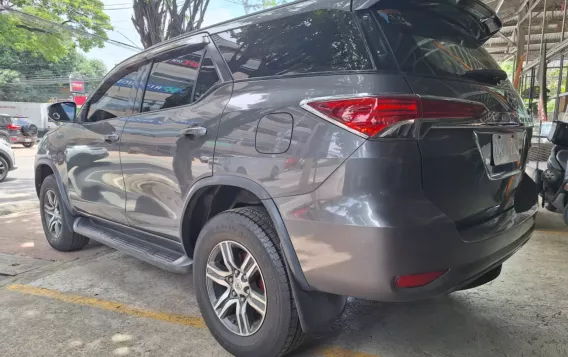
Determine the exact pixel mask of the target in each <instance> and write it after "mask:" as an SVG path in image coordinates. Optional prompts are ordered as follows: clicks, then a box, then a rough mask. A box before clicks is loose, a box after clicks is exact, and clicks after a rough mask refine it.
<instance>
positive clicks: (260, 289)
mask: <svg viewBox="0 0 568 357" xmlns="http://www.w3.org/2000/svg"><path fill="white" fill-rule="evenodd" d="M206 270H207V272H206V282H207V294H208V296H209V301H210V303H211V306H212V307H213V310H214V311H215V314H216V315H217V318H219V320H221V322H222V323H223V324H224V325H225V327H227V328H228V329H229V330H230V331H231V332H233V333H234V334H236V335H239V336H251V335H253V334H255V333H256V332H257V331H258V330H259V329H260V327H261V326H262V323H263V322H264V317H265V315H266V308H267V296H266V290H265V284H264V277H263V276H262V272H261V270H260V267H259V266H258V263H257V262H256V260H255V259H254V257H253V256H252V254H251V253H250V252H249V251H248V250H247V249H246V248H245V247H243V246H242V245H241V244H239V243H237V242H233V241H223V242H221V243H219V244H217V245H216V246H215V248H213V250H212V251H211V254H210V255H209V259H208V260H207V269H206Z"/></svg>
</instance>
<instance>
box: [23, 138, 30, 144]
mask: <svg viewBox="0 0 568 357" xmlns="http://www.w3.org/2000/svg"><path fill="white" fill-rule="evenodd" d="M24 141H25V142H26V143H31V142H32V139H30V138H25V139H24Z"/></svg>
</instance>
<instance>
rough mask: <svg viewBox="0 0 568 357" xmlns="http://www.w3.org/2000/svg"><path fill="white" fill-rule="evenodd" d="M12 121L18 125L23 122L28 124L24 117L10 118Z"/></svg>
mask: <svg viewBox="0 0 568 357" xmlns="http://www.w3.org/2000/svg"><path fill="white" fill-rule="evenodd" d="M12 123H14V124H19V125H23V124H24V125H25V124H30V121H29V120H28V119H26V118H12Z"/></svg>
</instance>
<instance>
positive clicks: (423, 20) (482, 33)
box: [373, 0, 500, 77]
mask: <svg viewBox="0 0 568 357" xmlns="http://www.w3.org/2000/svg"><path fill="white" fill-rule="evenodd" d="M453 3H454V4H451V2H450V1H441V0H440V1H432V2H431V1H418V0H415V1H413V0H410V1H399V0H387V1H380V2H379V4H378V5H377V6H376V7H374V9H373V11H374V13H375V16H376V18H377V19H378V21H379V23H380V24H381V28H382V29H383V31H384V33H385V35H386V37H387V39H388V42H389V44H390V46H391V48H392V50H393V52H394V55H395V57H396V59H397V61H398V64H399V66H400V69H401V70H402V71H404V72H407V73H416V74H424V75H433V76H454V77H455V76H460V75H462V74H464V73H466V72H468V71H471V70H479V69H500V67H499V65H498V64H497V62H495V60H494V59H493V58H492V57H491V55H489V53H488V52H487V51H486V50H485V49H484V48H483V47H482V46H483V42H484V41H485V40H486V39H487V36H490V35H491V33H490V31H493V30H495V29H494V28H488V27H487V26H486V24H485V23H484V22H483V21H482V20H480V17H478V16H479V15H480V14H479V11H476V10H477V9H473V8H471V7H469V8H464V7H463V6H462V7H458V6H456V5H455V1H454V2H453ZM483 15H486V14H483Z"/></svg>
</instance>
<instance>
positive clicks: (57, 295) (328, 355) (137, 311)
mask: <svg viewBox="0 0 568 357" xmlns="http://www.w3.org/2000/svg"><path fill="white" fill-rule="evenodd" d="M7 289H8V290H11V291H16V292H19V293H21V294H27V295H34V296H41V297H45V298H49V299H54V300H58V301H63V302H67V303H71V304H76V305H83V306H90V307H94V308H97V309H102V310H108V311H114V312H118V313H121V314H125V315H131V316H138V317H148V318H151V319H154V320H159V321H165V322H170V323H174V324H178V325H184V326H191V327H196V328H206V327H207V326H206V325H205V321H203V319H202V318H200V317H191V316H187V315H181V314H170V313H167V312H160V311H153V310H146V309H141V308H137V307H133V306H128V305H125V304H121V303H119V302H114V301H106V300H101V299H97V298H91V297H85V296H81V295H72V294H66V293H62V292H60V291H57V290H50V289H45V288H38V287H35V286H28V285H19V284H13V285H9V286H8V287H7ZM313 355H314V356H321V357H380V356H377V355H373V354H368V353H363V352H356V351H351V350H348V349H345V348H341V347H334V346H322V347H320V348H317V349H316V350H314V352H313Z"/></svg>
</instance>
